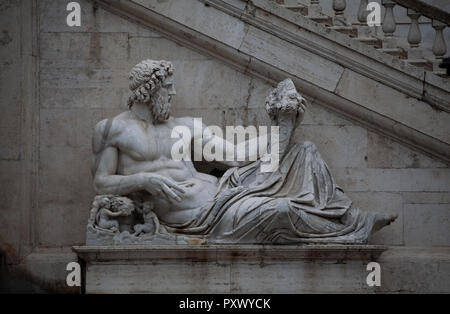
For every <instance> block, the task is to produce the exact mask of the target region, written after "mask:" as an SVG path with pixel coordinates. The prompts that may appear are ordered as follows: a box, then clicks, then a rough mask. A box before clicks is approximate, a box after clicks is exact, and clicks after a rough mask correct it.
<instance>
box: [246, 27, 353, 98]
mask: <svg viewBox="0 0 450 314" xmlns="http://www.w3.org/2000/svg"><path fill="white" fill-rule="evenodd" d="M239 50H240V51H243V52H246V53H248V54H250V55H252V56H254V58H257V59H259V60H261V61H263V62H266V63H270V64H272V65H274V66H276V67H278V68H280V69H282V70H284V71H286V72H287V73H289V74H291V75H295V76H298V77H302V78H303V79H304V80H306V81H308V82H311V83H313V84H314V85H318V86H320V87H322V88H324V89H326V90H329V91H334V89H335V88H336V86H337V84H338V81H339V78H340V76H341V75H342V72H343V71H344V68H343V67H341V66H339V65H337V64H335V63H332V62H330V61H328V60H326V59H324V58H321V57H319V56H317V55H314V54H312V53H311V52H309V51H306V50H304V49H301V48H299V47H297V46H295V45H293V44H290V43H288V42H286V41H283V40H281V39H280V38H278V37H275V36H271V35H268V34H267V33H265V32H263V31H261V30H260V29H258V28H255V27H250V28H249V30H248V32H247V34H246V36H245V39H244V41H243V43H242V46H241V47H240V48H239ZM323 72H326V73H327V75H326V76H323V75H320V73H323Z"/></svg>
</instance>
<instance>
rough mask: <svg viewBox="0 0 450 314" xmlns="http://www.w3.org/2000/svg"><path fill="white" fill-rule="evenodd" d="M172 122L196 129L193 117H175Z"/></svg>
mask: <svg viewBox="0 0 450 314" xmlns="http://www.w3.org/2000/svg"><path fill="white" fill-rule="evenodd" d="M172 119H173V120H172V124H174V125H177V126H187V127H188V128H189V129H194V118H193V117H173V118H172Z"/></svg>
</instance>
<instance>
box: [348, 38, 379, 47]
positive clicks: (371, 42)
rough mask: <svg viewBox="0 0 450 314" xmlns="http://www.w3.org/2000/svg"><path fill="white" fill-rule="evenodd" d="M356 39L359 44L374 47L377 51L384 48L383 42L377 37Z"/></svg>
mask: <svg viewBox="0 0 450 314" xmlns="http://www.w3.org/2000/svg"><path fill="white" fill-rule="evenodd" d="M355 39H356V40H358V41H359V42H362V43H363V44H366V45H369V46H372V47H374V48H377V49H378V48H381V47H382V46H383V41H382V40H381V39H378V38H375V37H357V38H355Z"/></svg>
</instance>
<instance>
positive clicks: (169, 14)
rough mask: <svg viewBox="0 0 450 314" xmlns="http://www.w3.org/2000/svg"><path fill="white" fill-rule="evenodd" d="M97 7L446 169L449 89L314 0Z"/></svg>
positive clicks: (103, 1) (134, 1) (174, 0)
mask: <svg viewBox="0 0 450 314" xmlns="http://www.w3.org/2000/svg"><path fill="white" fill-rule="evenodd" d="M92 1H93V2H94V3H95V4H96V5H98V6H99V7H101V8H104V9H106V10H108V11H110V12H112V13H114V14H117V15H119V16H122V17H124V18H127V19H129V20H131V21H134V22H136V23H138V24H141V25H144V26H148V27H150V28H151V29H153V30H155V31H157V32H159V33H160V34H162V36H164V37H166V38H169V39H170V40H172V41H175V42H176V43H179V44H181V45H183V46H185V47H187V48H190V49H193V50H195V51H198V52H199V53H201V54H204V55H206V56H210V57H213V58H215V59H217V60H220V61H221V62H224V63H225V64H228V65H229V66H231V67H233V68H234V69H237V70H239V71H242V72H243V73H245V74H249V75H252V76H255V77H258V78H261V79H263V80H264V81H266V82H268V83H270V84H272V85H275V84H276V83H277V82H279V81H281V80H283V79H285V78H286V77H289V78H291V79H292V80H293V81H294V84H295V85H296V87H297V88H298V90H300V91H301V92H302V94H303V95H304V96H305V98H307V99H308V100H309V101H311V102H312V101H313V102H314V103H315V104H318V105H320V106H324V107H326V108H328V109H330V110H332V111H334V112H336V113H338V114H340V115H343V116H345V117H347V118H348V119H350V120H352V121H355V122H357V123H359V124H360V125H363V126H365V127H367V128H368V129H371V130H376V131H377V132H379V133H381V134H383V135H385V136H388V137H390V138H392V139H394V140H397V141H399V142H400V143H404V144H405V145H407V146H410V147H413V148H417V149H419V150H421V151H423V152H424V153H426V154H428V155H431V156H433V157H434V158H437V159H438V160H442V161H443V162H445V163H450V133H449V132H448V126H449V125H450V81H449V80H448V79H447V78H445V77H441V76H438V75H435V74H434V73H432V72H431V71H427V70H426V69H425V68H424V67H418V66H417V65H416V64H415V65H412V64H409V62H406V61H407V60H408V59H400V58H399V57H396V56H393V55H392V53H393V51H389V50H387V51H386V50H384V51H383V50H382V49H386V48H388V47H387V46H386V44H385V41H386V39H381V38H378V37H369V35H370V34H367V35H366V34H364V33H363V32H362V31H360V29H361V28H364V27H362V26H364V25H362V26H361V25H360V26H358V27H359V28H358V27H357V26H355V25H347V24H345V20H346V19H345V16H344V14H334V16H331V15H332V14H329V15H325V14H324V13H323V11H322V10H321V7H320V2H319V1H317V0H314V1H311V3H308V5H305V4H304V3H303V2H302V3H300V4H298V3H296V4H295V5H293V4H292V3H288V2H287V1H283V2H282V3H281V1H279V0H278V2H279V3H277V2H275V0H185V1H178V0H166V1H163V2H160V1H157V0H92ZM303 1H304V0H303ZM281 5H283V6H286V8H287V9H286V8H283V7H281ZM344 9H345V6H344ZM344 9H342V7H339V10H337V11H339V12H341V11H342V12H344ZM321 12H322V13H321ZM325 13H326V12H325ZM305 14H306V15H305ZM427 14H428V13H427ZM336 15H337V17H336ZM338 20H341V22H338ZM342 21H344V22H342ZM338 23H340V24H338ZM333 29H334V31H333ZM355 29H356V30H355ZM351 36H353V37H351ZM364 36H366V37H364ZM377 36H378V35H377ZM385 37H386V36H385ZM438 37H439V36H438ZM361 38H364V39H361ZM367 44H370V45H373V46H374V47H372V46H369V45H367ZM377 47H378V48H377ZM388 49H389V48H388ZM391 49H393V48H391ZM386 52H390V53H391V54H388V53H386ZM406 52H407V53H409V51H406ZM400 55H401V54H400ZM443 55H444V54H442V53H441V54H440V55H438V57H440V56H443ZM438 59H439V58H437V60H434V61H439V60H438ZM429 121H433V122H432V123H429Z"/></svg>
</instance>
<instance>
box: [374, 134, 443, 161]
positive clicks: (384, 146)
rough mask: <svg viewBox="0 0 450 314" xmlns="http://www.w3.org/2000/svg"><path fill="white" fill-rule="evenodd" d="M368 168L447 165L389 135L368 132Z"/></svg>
mask: <svg viewBox="0 0 450 314" xmlns="http://www.w3.org/2000/svg"><path fill="white" fill-rule="evenodd" d="M367 136H368V145H367V167H368V168H441V167H442V168H445V167H446V165H445V164H444V163H442V162H439V161H437V160H433V159H432V158H430V157H428V156H425V155H423V154H421V153H419V152H417V151H416V150H412V149H410V148H408V147H406V146H404V145H401V144H399V143H397V142H395V141H393V140H391V139H389V138H388V137H385V136H382V135H379V134H376V133H374V132H368V134H367Z"/></svg>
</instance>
